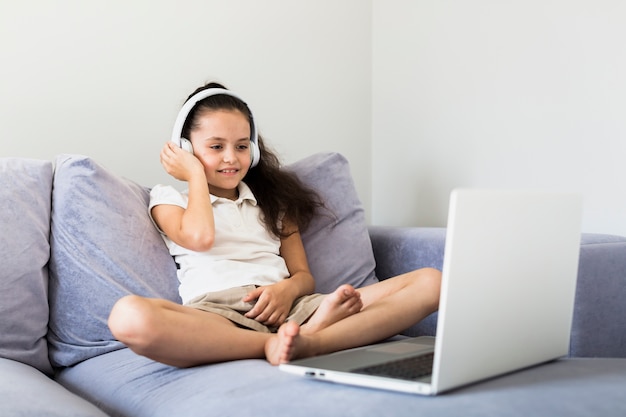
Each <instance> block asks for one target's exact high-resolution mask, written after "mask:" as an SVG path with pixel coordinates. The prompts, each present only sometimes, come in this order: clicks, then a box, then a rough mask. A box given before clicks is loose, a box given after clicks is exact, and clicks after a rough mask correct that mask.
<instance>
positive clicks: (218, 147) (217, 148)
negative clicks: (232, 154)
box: [210, 145, 222, 150]
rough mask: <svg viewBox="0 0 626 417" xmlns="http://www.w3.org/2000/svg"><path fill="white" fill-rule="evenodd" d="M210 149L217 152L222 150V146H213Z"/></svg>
mask: <svg viewBox="0 0 626 417" xmlns="http://www.w3.org/2000/svg"><path fill="white" fill-rule="evenodd" d="M210 148H211V149H215V150H220V149H222V145H211V146H210Z"/></svg>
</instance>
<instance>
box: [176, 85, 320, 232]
mask: <svg viewBox="0 0 626 417" xmlns="http://www.w3.org/2000/svg"><path fill="white" fill-rule="evenodd" d="M208 88H223V89H226V87H224V86H223V85H222V84H219V83H215V82H211V83H208V84H206V85H204V86H202V87H200V88H198V89H196V90H195V91H194V92H193V93H192V94H191V95H190V96H189V98H191V97H192V96H193V95H195V94H196V93H198V92H200V91H202V90H206V89H208ZM189 98H188V99H189ZM216 110H238V111H240V112H241V113H242V114H243V115H244V116H245V117H246V118H247V119H248V122H251V119H252V117H251V111H250V109H249V108H248V105H247V104H246V103H245V102H243V101H241V100H239V99H238V98H236V97H232V96H229V95H226V94H217V95H214V96H210V97H207V98H205V99H203V100H200V101H199V102H198V103H197V104H196V105H195V106H194V107H193V109H192V110H191V111H190V112H189V115H188V117H187V120H185V123H184V125H183V129H182V136H183V137H186V138H188V137H189V134H190V131H191V129H192V127H193V126H194V125H196V124H197V118H198V117H199V116H200V115H201V114H202V113H203V111H216ZM251 128H252V126H251ZM257 128H258V126H257ZM258 138H259V143H258V145H259V150H260V152H261V159H260V160H259V163H258V165H257V166H255V167H254V168H251V169H250V170H249V171H248V173H247V174H246V176H245V177H244V182H245V183H246V184H247V185H248V187H250V189H251V190H252V192H253V193H254V196H255V197H256V199H257V203H258V205H259V208H260V209H261V212H262V214H263V218H262V221H263V222H264V224H265V226H266V227H267V228H268V230H270V231H271V232H272V233H273V234H274V235H275V236H278V237H285V236H288V235H290V234H292V233H294V232H296V230H284V229H283V228H281V227H280V226H281V219H282V218H283V216H284V218H286V219H288V220H289V221H291V222H292V223H293V224H294V225H296V226H297V228H298V230H297V231H301V232H302V231H305V230H306V228H307V227H308V226H309V224H310V223H311V220H312V219H313V217H314V216H315V214H316V213H317V212H318V210H319V209H320V208H322V207H323V206H324V205H323V203H322V200H321V198H320V196H319V195H318V194H317V193H316V192H315V191H314V190H313V189H311V188H309V187H307V186H306V185H304V184H303V183H302V181H300V179H299V178H298V177H297V176H296V175H295V174H293V173H292V172H289V171H286V170H284V169H282V167H281V163H280V159H279V158H278V156H277V155H276V154H275V153H274V152H273V151H272V150H271V149H269V147H268V146H266V144H265V142H264V141H263V138H262V137H261V135H259V137H258Z"/></svg>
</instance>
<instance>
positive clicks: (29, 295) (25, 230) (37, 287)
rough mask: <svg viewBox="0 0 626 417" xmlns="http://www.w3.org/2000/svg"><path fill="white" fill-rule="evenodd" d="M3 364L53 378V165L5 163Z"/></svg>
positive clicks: (0, 188) (0, 260) (0, 175)
mask: <svg viewBox="0 0 626 417" xmlns="http://www.w3.org/2000/svg"><path fill="white" fill-rule="evenodd" d="M0 181H1V184H0V224H1V225H3V226H2V232H1V233H0V358H8V359H13V360H16V361H19V362H23V363H26V364H28V365H31V366H34V367H35V368H37V369H39V370H40V371H42V372H45V373H48V374H51V373H52V367H51V366H50V361H49V360H48V346H47V344H46V339H45V337H46V333H47V331H48V268H47V263H48V259H49V257H50V244H49V241H48V236H49V234H50V194H51V190H52V163H51V162H49V161H40V160H35V159H23V158H0Z"/></svg>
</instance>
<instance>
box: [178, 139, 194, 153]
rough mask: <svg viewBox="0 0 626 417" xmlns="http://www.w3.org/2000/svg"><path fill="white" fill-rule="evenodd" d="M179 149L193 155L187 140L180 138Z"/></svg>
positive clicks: (189, 142)
mask: <svg viewBox="0 0 626 417" xmlns="http://www.w3.org/2000/svg"><path fill="white" fill-rule="evenodd" d="M180 148H181V149H182V150H184V151H187V152H189V153H190V154H193V146H191V141H190V140H189V139H185V138H180Z"/></svg>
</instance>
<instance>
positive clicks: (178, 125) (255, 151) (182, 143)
mask: <svg viewBox="0 0 626 417" xmlns="http://www.w3.org/2000/svg"><path fill="white" fill-rule="evenodd" d="M219 94H224V95H227V96H231V97H235V98H237V99H239V100H241V101H242V102H243V103H244V104H246V102H245V101H243V99H242V98H241V97H239V96H238V95H237V94H235V93H233V92H232V91H230V90H226V89H224V88H207V89H206V90H202V91H200V92H198V93H196V94H194V95H193V96H191V97H190V98H189V100H187V101H186V102H185V104H183V107H182V108H181V109H180V112H178V117H177V118H176V122H175V123H174V130H173V131H172V142H174V143H175V144H176V145H177V146H178V147H180V148H182V149H184V150H186V151H187V152H191V153H193V147H192V146H191V141H190V140H189V139H186V138H184V137H182V135H183V134H182V131H183V125H184V124H185V121H186V120H187V117H188V116H189V112H190V111H191V109H193V107H194V106H195V105H196V103H198V102H199V101H200V100H203V99H205V98H207V97H211V96H216V95H219ZM246 106H248V105H247V104H246ZM248 111H249V113H250V168H253V167H255V166H257V164H258V163H259V160H260V159H261V151H260V150H259V136H258V134H257V129H256V125H255V123H254V117H252V110H250V107H248Z"/></svg>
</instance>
